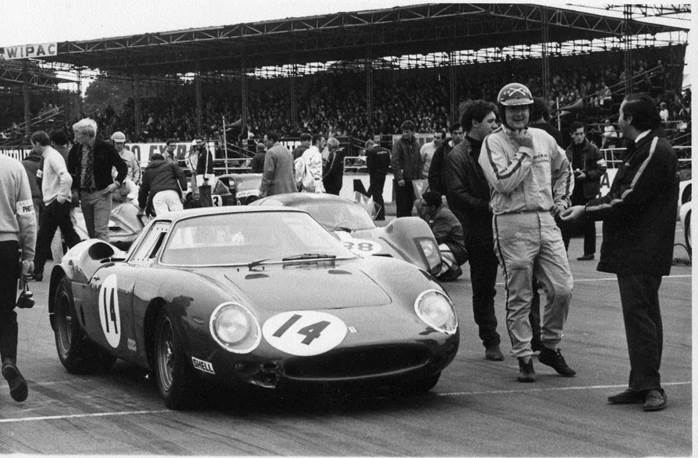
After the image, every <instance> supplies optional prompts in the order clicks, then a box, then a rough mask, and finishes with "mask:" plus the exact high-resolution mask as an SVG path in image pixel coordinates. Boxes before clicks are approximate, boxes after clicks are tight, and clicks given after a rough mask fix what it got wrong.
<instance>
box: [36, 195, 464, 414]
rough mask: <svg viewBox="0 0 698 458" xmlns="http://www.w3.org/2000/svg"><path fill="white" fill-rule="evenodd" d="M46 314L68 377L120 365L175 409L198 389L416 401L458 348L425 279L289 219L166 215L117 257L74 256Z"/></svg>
mask: <svg viewBox="0 0 698 458" xmlns="http://www.w3.org/2000/svg"><path fill="white" fill-rule="evenodd" d="M49 314H50V320H51V325H52V327H53V329H54V333H55V340H56V348H57V351H58V357H59V358H60V361H61V362H62V363H63V365H64V366H65V368H66V369H67V370H68V371H69V372H71V373H87V372H92V371H99V370H107V369H109V368H110V367H111V365H112V364H113V363H114V361H115V359H116V358H120V359H123V360H126V361H129V362H131V363H133V364H136V365H139V366H141V367H143V368H146V369H147V370H150V371H152V373H153V375H154V378H155V382H156V385H157V387H158V389H159V392H160V394H161V395H162V397H163V398H164V400H165V404H166V405H167V406H168V407H170V408H175V409H177V408H184V407H187V405H188V403H189V402H191V400H192V399H194V396H192V395H195V394H196V390H197V388H198V387H199V386H200V385H201V384H200V383H199V379H200V378H205V379H208V380H210V381H212V382H219V383H222V384H228V385H233V386H235V385H239V384H248V385H255V386H259V387H263V388H269V389H283V388H284V387H286V386H292V385H299V384H300V385H302V384H307V383H318V382H319V383H325V384H333V383H342V384H345V383H349V384H351V383H354V382H361V384H362V386H365V385H368V386H374V385H375V386H388V387H391V386H399V387H403V388H409V389H410V390H412V391H425V390H429V389H431V388H432V387H433V386H434V385H435V384H436V383H437V381H438V379H439V376H440V374H441V371H442V370H443V369H444V368H445V367H446V366H447V365H448V364H449V363H450V362H451V360H452V359H453V357H454V356H455V354H456V351H457V350H458V343H459V329H458V322H457V318H456V313H455V311H454V307H453V304H452V303H451V300H450V298H449V296H448V295H447V294H446V293H445V292H444V291H443V290H442V289H441V287H440V286H439V284H438V283H437V282H436V281H435V279H434V278H433V277H432V276H431V275H430V274H429V273H428V272H426V271H425V270H423V269H420V268H418V267H416V266H414V265H411V264H408V263H405V262H403V261H401V260H396V259H392V258H387V257H364V258H362V257H359V256H357V255H356V254H354V253H352V252H351V251H350V250H348V249H347V248H345V247H344V246H343V244H342V242H340V241H339V240H337V238H335V237H334V236H332V234H331V233H329V232H328V231H327V230H326V229H325V228H323V227H322V226H321V225H320V224H318V223H317V222H316V221H315V220H314V219H313V218H312V217H310V215H308V214H307V213H305V212H303V211H300V210H296V209H291V208H267V207H254V208H247V207H223V208H207V209H195V210H185V211H183V212H178V213H170V214H168V215H166V216H164V217H160V218H157V219H155V220H153V221H151V222H150V224H149V225H148V226H147V227H146V228H145V229H144V230H143V232H142V233H141V234H140V236H139V237H138V239H136V241H135V242H134V243H133V245H132V246H131V248H130V250H129V252H128V253H124V252H122V251H119V250H118V249H116V248H115V247H113V246H112V245H109V244H108V243H105V242H103V241H99V240H94V239H91V240H87V241H84V242H81V243H79V244H78V245H76V246H75V247H73V248H72V249H71V250H70V251H69V252H68V253H67V254H66V256H65V257H64V258H63V261H62V263H61V264H60V265H58V266H56V267H55V268H54V270H53V271H52V273H51V284H50V301H49Z"/></svg>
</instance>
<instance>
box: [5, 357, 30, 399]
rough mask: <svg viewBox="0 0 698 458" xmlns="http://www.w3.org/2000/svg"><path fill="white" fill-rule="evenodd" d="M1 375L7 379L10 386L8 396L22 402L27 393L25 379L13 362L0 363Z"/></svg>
mask: <svg viewBox="0 0 698 458" xmlns="http://www.w3.org/2000/svg"><path fill="white" fill-rule="evenodd" d="M2 376H3V377H5V380H7V384H8V385H9V386H10V396H12V399H14V400H15V401H17V402H22V401H24V400H25V399H27V395H28V394H29V389H28V388H27V381H26V380H24V377H22V374H21V373H20V372H19V369H17V366H15V364H14V363H5V364H3V365H2Z"/></svg>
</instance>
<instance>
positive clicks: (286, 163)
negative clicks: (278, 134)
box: [259, 142, 298, 197]
mask: <svg viewBox="0 0 698 458" xmlns="http://www.w3.org/2000/svg"><path fill="white" fill-rule="evenodd" d="M293 173H294V168H293V156H292V155H291V152H290V151H289V150H288V148H286V147H285V146H284V145H282V144H281V143H278V142H277V143H274V146H272V147H271V148H269V150H268V151H267V154H266V155H265V157H264V171H263V172H262V183H261V184H260V187H259V196H260V197H265V196H272V195H274V194H283V193H286V192H296V191H298V189H297V188H296V180H295V177H294V176H293Z"/></svg>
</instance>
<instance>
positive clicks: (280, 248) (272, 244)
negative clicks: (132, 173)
mask: <svg viewBox="0 0 698 458" xmlns="http://www.w3.org/2000/svg"><path fill="white" fill-rule="evenodd" d="M299 253H311V254H312V253H320V254H323V255H326V256H329V257H337V258H352V257H354V255H353V254H352V253H351V252H350V251H348V250H347V249H346V248H344V246H342V244H341V243H340V242H339V241H338V240H337V239H336V238H335V237H333V236H332V234H330V233H329V232H327V231H326V230H325V229H323V228H322V227H321V226H320V225H319V224H318V223H317V222H316V221H315V220H313V219H312V218H311V217H310V216H308V215H307V214H305V213H296V212H283V211H279V212H253V213H226V214H219V215H207V216H198V217H193V218H188V219H185V220H182V221H179V222H177V223H176V224H175V225H174V227H173V228H172V234H171V235H170V237H169V239H168V241H167V245H166V246H165V249H164V251H163V253H162V257H161V259H160V262H161V263H162V264H168V265H187V266H195V265H238V264H249V263H254V262H255V261H258V260H260V259H265V260H269V261H270V262H274V261H278V262H281V261H282V259H283V258H284V257H288V256H296V255H298V254H299Z"/></svg>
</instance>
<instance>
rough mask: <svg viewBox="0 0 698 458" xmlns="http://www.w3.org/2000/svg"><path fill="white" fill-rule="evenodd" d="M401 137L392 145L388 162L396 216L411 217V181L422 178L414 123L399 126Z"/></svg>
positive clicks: (412, 197)
mask: <svg viewBox="0 0 698 458" xmlns="http://www.w3.org/2000/svg"><path fill="white" fill-rule="evenodd" d="M400 130H402V136H401V137H400V139H399V140H398V141H396V142H395V143H394V144H393V152H392V154H391V155H390V162H391V165H392V167H393V180H394V186H393V189H394V190H395V207H396V216H397V217H398V218H399V217H401V216H410V215H412V206H413V205H414V200H415V195H414V188H413V187H412V180H417V179H419V178H420V177H421V176H422V158H421V156H420V155H419V143H417V139H416V138H415V137H414V130H415V127H414V123H413V122H412V121H409V120H407V121H405V122H403V123H402V125H401V126H400Z"/></svg>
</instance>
